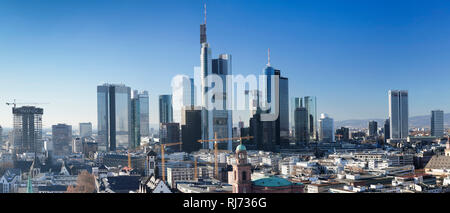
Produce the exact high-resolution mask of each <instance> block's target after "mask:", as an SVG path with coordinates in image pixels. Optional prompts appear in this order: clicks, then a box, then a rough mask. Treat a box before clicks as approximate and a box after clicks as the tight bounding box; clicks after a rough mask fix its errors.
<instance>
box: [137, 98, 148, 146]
mask: <svg viewBox="0 0 450 213" xmlns="http://www.w3.org/2000/svg"><path fill="white" fill-rule="evenodd" d="M138 99H139V111H140V118H139V120H140V129H141V136H142V137H147V136H149V135H150V126H149V125H150V104H149V98H148V91H143V92H141V93H138Z"/></svg>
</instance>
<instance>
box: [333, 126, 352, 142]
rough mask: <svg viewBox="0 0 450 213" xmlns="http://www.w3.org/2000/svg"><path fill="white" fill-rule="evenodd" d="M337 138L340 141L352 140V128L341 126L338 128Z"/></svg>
mask: <svg viewBox="0 0 450 213" xmlns="http://www.w3.org/2000/svg"><path fill="white" fill-rule="evenodd" d="M336 138H338V140H339V141H347V142H348V141H349V140H350V129H349V128H347V127H341V128H340V129H337V130H336Z"/></svg>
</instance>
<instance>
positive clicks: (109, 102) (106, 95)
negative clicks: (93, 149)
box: [97, 84, 132, 151]
mask: <svg viewBox="0 0 450 213" xmlns="http://www.w3.org/2000/svg"><path fill="white" fill-rule="evenodd" d="M97 119H98V124H97V128H98V138H97V140H98V143H99V150H100V151H116V149H117V148H120V149H128V148H129V145H130V142H131V141H132V140H131V139H132V138H131V88H130V87H127V86H125V85H123V84H120V85H119V84H103V85H100V86H97Z"/></svg>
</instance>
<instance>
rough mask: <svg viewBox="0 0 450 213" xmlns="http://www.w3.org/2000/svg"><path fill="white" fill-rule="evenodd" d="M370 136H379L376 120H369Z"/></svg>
mask: <svg viewBox="0 0 450 213" xmlns="http://www.w3.org/2000/svg"><path fill="white" fill-rule="evenodd" d="M369 136H370V137H376V136H378V123H377V122H376V121H369Z"/></svg>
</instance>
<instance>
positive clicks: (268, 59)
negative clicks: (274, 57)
mask: <svg viewBox="0 0 450 213" xmlns="http://www.w3.org/2000/svg"><path fill="white" fill-rule="evenodd" d="M267 66H269V67H270V48H268V49H267Z"/></svg>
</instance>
